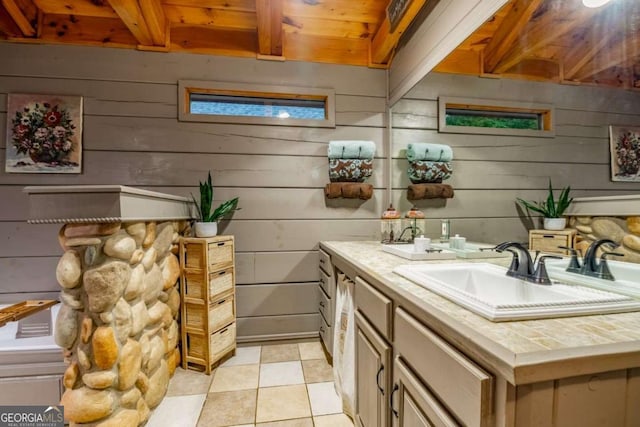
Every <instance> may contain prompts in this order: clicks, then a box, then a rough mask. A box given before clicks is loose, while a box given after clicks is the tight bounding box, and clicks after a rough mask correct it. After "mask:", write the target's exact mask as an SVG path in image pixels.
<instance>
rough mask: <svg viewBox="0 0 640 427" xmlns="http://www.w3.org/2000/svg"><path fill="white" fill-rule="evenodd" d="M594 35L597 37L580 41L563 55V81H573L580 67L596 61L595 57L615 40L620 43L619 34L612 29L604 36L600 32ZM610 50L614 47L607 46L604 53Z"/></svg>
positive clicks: (601, 53)
mask: <svg viewBox="0 0 640 427" xmlns="http://www.w3.org/2000/svg"><path fill="white" fill-rule="evenodd" d="M594 34H597V35H598V37H597V38H596V37H590V38H589V39H588V40H582V42H581V43H575V45H574V46H573V47H572V48H571V49H570V50H569V52H567V53H566V54H565V55H564V58H563V62H562V65H563V70H564V71H563V76H562V78H563V79H564V80H573V78H574V77H575V76H576V75H577V74H578V72H579V71H580V70H581V69H582V67H584V66H585V65H587V64H589V63H590V62H593V61H596V60H597V59H596V57H597V56H600V55H603V53H604V52H605V48H607V47H608V46H609V45H612V44H613V42H614V41H615V40H617V41H618V42H619V41H620V40H619V38H620V34H619V33H618V32H617V31H615V30H614V29H609V31H607V32H605V33H604V34H603V33H602V32H601V31H595V32H594ZM594 39H595V40H594ZM611 49H615V47H613V46H609V47H608V48H607V49H606V51H607V52H608V51H610V50H611Z"/></svg>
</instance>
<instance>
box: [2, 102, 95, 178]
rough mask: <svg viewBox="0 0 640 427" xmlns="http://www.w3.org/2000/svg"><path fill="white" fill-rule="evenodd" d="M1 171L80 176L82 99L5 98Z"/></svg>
mask: <svg viewBox="0 0 640 427" xmlns="http://www.w3.org/2000/svg"><path fill="white" fill-rule="evenodd" d="M5 151H6V161H5V171H6V172H13V173H16V172H17V173H80V172H81V171H82V97H80V96H58V95H35V94H9V95H8V102H7V145H6V150H5Z"/></svg>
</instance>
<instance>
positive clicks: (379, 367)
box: [355, 311, 391, 427]
mask: <svg viewBox="0 0 640 427" xmlns="http://www.w3.org/2000/svg"><path fill="white" fill-rule="evenodd" d="M355 317H356V360H357V363H356V420H357V424H358V426H360V427H386V426H388V425H389V407H388V405H387V402H388V400H387V396H388V395H389V386H390V383H391V346H389V344H387V343H386V342H385V341H384V340H383V339H382V338H381V337H380V335H379V334H378V333H377V332H376V331H375V330H374V329H373V327H372V326H371V325H370V324H369V322H368V321H367V320H366V319H365V318H364V317H363V316H362V314H360V312H358V311H356V314H355Z"/></svg>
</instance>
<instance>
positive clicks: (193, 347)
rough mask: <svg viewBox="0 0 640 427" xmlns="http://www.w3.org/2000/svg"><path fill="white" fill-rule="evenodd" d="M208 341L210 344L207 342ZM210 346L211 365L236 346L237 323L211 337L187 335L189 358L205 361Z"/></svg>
mask: <svg viewBox="0 0 640 427" xmlns="http://www.w3.org/2000/svg"><path fill="white" fill-rule="evenodd" d="M207 341H208V342H207ZM207 344H208V345H209V348H208V350H209V363H214V362H216V361H217V360H219V359H220V358H222V356H224V355H225V354H227V353H228V352H229V351H231V350H233V349H234V348H235V346H236V323H235V322H233V323H232V324H230V325H229V326H227V327H226V328H223V329H221V330H219V331H217V332H215V333H213V334H211V335H200V334H187V345H188V355H189V357H195V358H198V359H204V358H205V357H206V351H207Z"/></svg>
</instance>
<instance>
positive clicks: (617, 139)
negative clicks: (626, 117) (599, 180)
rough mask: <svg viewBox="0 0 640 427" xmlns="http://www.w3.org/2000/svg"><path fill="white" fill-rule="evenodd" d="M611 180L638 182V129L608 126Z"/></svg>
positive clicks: (639, 133) (639, 152)
mask: <svg viewBox="0 0 640 427" xmlns="http://www.w3.org/2000/svg"><path fill="white" fill-rule="evenodd" d="M609 147H610V149H611V180H612V181H627V182H640V127H631V126H610V127H609Z"/></svg>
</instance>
